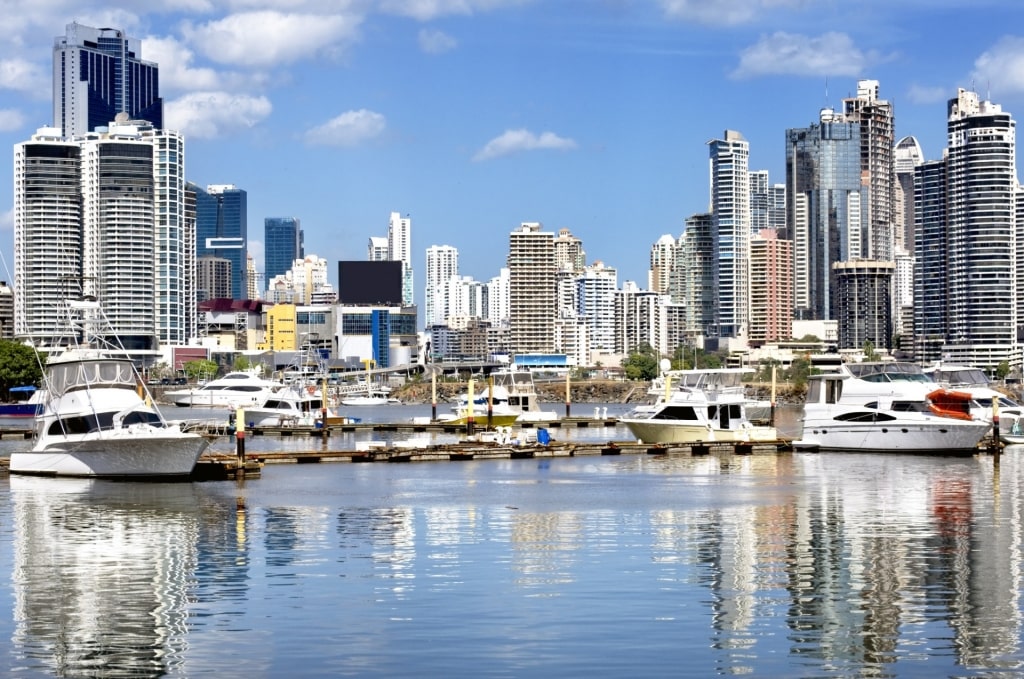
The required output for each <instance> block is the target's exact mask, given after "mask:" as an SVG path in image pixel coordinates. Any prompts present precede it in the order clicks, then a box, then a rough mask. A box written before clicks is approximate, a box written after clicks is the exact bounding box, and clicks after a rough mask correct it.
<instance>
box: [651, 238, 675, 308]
mask: <svg viewBox="0 0 1024 679" xmlns="http://www.w3.org/2000/svg"><path fill="white" fill-rule="evenodd" d="M675 250H676V239H675V238H673V237H672V236H671V235H670V234H667V233H666V234H664V235H663V236H662V237H661V238H659V239H658V240H657V242H655V243H654V245H652V246H651V266H650V268H649V269H648V270H647V289H648V290H650V291H652V292H656V293H658V294H659V295H668V294H670V289H671V288H670V286H671V284H672V263H673V261H674V260H675Z"/></svg>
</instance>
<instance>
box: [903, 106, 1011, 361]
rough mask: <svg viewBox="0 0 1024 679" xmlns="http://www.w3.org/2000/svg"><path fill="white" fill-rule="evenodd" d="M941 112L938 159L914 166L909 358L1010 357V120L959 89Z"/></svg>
mask: <svg viewBox="0 0 1024 679" xmlns="http://www.w3.org/2000/svg"><path fill="white" fill-rule="evenodd" d="M947 113H948V115H947V139H948V144H949V146H948V147H947V149H946V156H945V158H944V159H943V160H942V161H934V162H929V163H924V164H922V165H920V166H918V168H917V169H916V171H915V182H914V185H915V199H914V200H915V206H914V209H915V215H916V220H915V221H916V224H917V226H918V227H919V230H918V233H917V238H916V244H915V245H916V246H915V258H916V268H915V276H914V277H915V295H914V310H915V314H914V334H915V353H916V358H917V360H919V361H921V360H923V361H932V360H937V359H948V360H950V361H954V362H963V363H967V364H970V365H977V366H982V367H990V368H994V367H996V366H997V365H998V364H999V363H1000V362H1002V361H1009V362H1010V363H1011V365H1017V364H1019V361H1020V356H1019V349H1018V343H1017V325H1018V316H1017V314H1018V309H1017V304H1016V303H1015V302H1014V300H1016V299H1017V298H1018V294H1019V291H1018V286H1017V279H1018V271H1017V269H1018V259H1017V255H1018V253H1017V236H1018V234H1017V222H1016V217H1017V215H1016V197H1017V189H1018V185H1019V182H1018V180H1017V167H1016V151H1017V139H1016V122H1015V121H1014V120H1013V117H1012V116H1011V115H1010V114H1009V113H1008V112H1006V111H1003V110H1002V107H1001V106H999V105H998V104H994V103H992V102H989V101H984V100H981V99H980V98H979V97H978V94H977V93H976V92H971V91H968V90H965V89H962V88H961V89H959V90H958V91H957V96H956V98H954V99H950V100H949V104H948V107H947ZM942 269H944V272H943V274H944V275H937V274H938V273H939V272H940V270H942Z"/></svg>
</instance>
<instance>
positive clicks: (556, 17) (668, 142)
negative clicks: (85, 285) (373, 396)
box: [0, 0, 1024, 300]
mask: <svg viewBox="0 0 1024 679" xmlns="http://www.w3.org/2000/svg"><path fill="white" fill-rule="evenodd" d="M71 21H78V22H79V23H82V24H85V25H90V26H97V27H117V28H122V29H124V30H126V31H127V32H128V34H129V35H130V36H132V37H136V38H140V39H141V40H142V41H143V44H142V51H143V54H142V56H143V58H144V59H146V60H148V61H155V62H157V63H158V64H159V65H160V78H161V93H162V95H163V97H164V99H165V124H166V127H170V128H174V129H178V130H180V131H182V132H184V133H185V134H186V139H187V154H188V155H187V165H186V174H187V176H188V178H189V180H191V181H194V182H196V183H198V184H202V185H206V184H226V183H232V184H235V185H237V186H239V187H240V188H243V189H245V190H246V191H247V192H248V200H249V238H250V241H251V244H252V247H251V251H252V252H253V254H254V255H255V256H256V257H257V264H258V267H259V268H260V269H262V266H263V252H262V239H263V218H264V217H268V216H296V217H298V218H300V219H301V221H302V227H303V230H304V231H305V243H306V252H307V254H316V255H320V256H321V257H324V258H326V259H327V260H328V261H329V262H331V263H332V266H331V272H332V279H334V278H335V267H334V266H333V262H335V261H337V260H340V259H363V258H365V252H366V243H367V240H368V238H369V237H370V236H375V235H379V236H383V235H386V228H387V219H388V215H389V214H390V213H391V212H392V211H397V212H401V213H403V214H409V215H410V216H411V218H412V228H413V253H414V261H413V265H414V268H415V270H416V282H417V299H418V300H419V299H420V298H421V297H422V281H423V272H424V268H425V266H424V252H425V250H426V248H427V247H428V246H430V245H441V244H447V245H453V246H455V247H457V248H458V249H459V252H460V269H461V273H462V274H463V275H469V276H473V277H474V278H477V279H478V280H483V281H486V280H487V279H489V278H490V277H492V276H494V275H496V274H497V271H498V268H499V267H501V266H503V265H504V262H505V258H506V256H507V253H508V234H509V232H510V231H512V230H513V229H514V228H516V226H517V225H518V224H519V223H520V222H523V221H539V222H542V223H543V224H544V226H545V228H546V229H548V230H551V231H556V232H557V231H558V230H559V229H562V228H567V229H569V230H570V231H571V232H572V233H573V234H574V235H576V236H577V237H579V238H581V239H583V243H584V248H585V250H586V252H587V260H588V262H592V261H595V260H601V261H603V262H605V264H607V265H610V266H614V267H616V268H618V270H619V281H620V283H621V282H622V281H624V280H634V281H637V282H638V283H639V284H640V285H641V286H645V285H646V275H647V273H646V272H647V266H648V256H649V250H650V246H651V244H653V243H654V242H655V241H656V240H657V239H658V237H659V236H661V235H662V234H665V233H671V234H673V235H676V236H678V235H679V234H680V233H681V231H682V229H683V223H684V220H685V218H686V217H687V216H688V215H691V214H694V213H697V212H702V211H705V210H706V209H707V203H708V164H707V155H708V154H707V148H706V142H707V141H708V140H710V139H714V138H718V137H720V136H721V135H722V133H723V131H724V130H725V129H733V130H738V131H739V132H741V133H742V134H743V135H744V136H745V137H746V138H747V139H748V140H749V141H750V145H751V169H767V170H768V171H769V172H770V174H771V180H772V181H773V182H779V183H781V182H782V181H783V180H784V174H783V165H784V135H785V130H786V129H787V128H793V127H806V126H807V125H809V124H810V123H812V122H814V121H816V120H817V117H818V111H819V109H821V108H822V107H823V106H826V105H830V106H834V107H836V108H838V107H840V106H841V100H842V98H843V97H846V96H850V95H852V94H853V93H854V91H855V89H856V81H857V79H858V78H871V79H875V80H878V81H880V85H881V96H882V98H884V99H888V100H890V101H892V102H893V104H894V107H895V114H896V133H897V136H898V137H900V136H904V135H908V134H913V135H914V136H916V137H917V138H918V140H919V141H920V142H921V144H922V146H923V148H924V153H925V156H926V157H927V158H929V159H933V158H939V157H941V154H942V148H943V146H944V145H945V102H946V100H947V99H949V98H950V97H953V96H955V93H956V88H957V87H966V88H968V89H975V90H977V91H978V92H979V93H980V94H981V95H982V96H983V97H985V98H989V99H991V100H992V101H994V102H996V103H999V104H1002V105H1003V107H1004V109H1005V110H1008V111H1010V112H1011V113H1013V114H1014V115H1015V116H1016V117H1017V118H1020V117H1021V116H1024V113H1022V112H1024V3H1020V2H1018V1H1017V0H1004V1H999V2H996V1H988V2H986V1H985V0H860V1H858V2H834V1H828V0H823V1H817V0H375V1H371V0H333V1H328V0H227V1H224V2H221V1H214V0H145V1H144V2H143V1H142V0H111V1H108V2H102V3H95V2H91V1H89V0H84V1H83V0H74V1H73V0H47V1H46V2H41V1H40V0H5V2H4V3H3V12H2V13H0V31H2V34H3V35H4V36H5V38H4V40H3V41H0V140H2V141H4V142H6V143H5V144H2V145H3V146H4V147H5V148H7V149H9V151H8V153H9V154H10V149H11V148H12V146H13V145H14V144H16V143H18V142H20V141H24V140H26V139H28V138H29V136H30V135H31V134H32V133H33V132H34V131H35V130H36V129H37V128H38V127H41V126H43V125H49V124H51V123H52V105H51V101H50V99H51V92H52V85H51V69H52V44H53V39H54V38H55V37H56V36H59V35H63V34H64V30H65V25H66V24H67V23H69V22H71ZM11 158H12V156H11V155H8V160H7V162H4V163H0V251H2V252H3V255H4V258H5V260H6V263H7V265H8V266H9V267H12V268H13V250H12V248H13V245H12V244H13V238H12V222H13V219H12V212H11V208H12V189H11V186H12V177H11V165H12V160H11ZM10 275H11V274H10V273H8V272H7V271H4V273H3V276H4V278H8V277H9V276H10Z"/></svg>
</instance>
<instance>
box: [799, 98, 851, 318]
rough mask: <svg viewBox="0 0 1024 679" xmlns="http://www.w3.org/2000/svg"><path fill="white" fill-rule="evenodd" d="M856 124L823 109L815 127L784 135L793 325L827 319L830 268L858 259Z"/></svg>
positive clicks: (829, 316)
mask: <svg viewBox="0 0 1024 679" xmlns="http://www.w3.org/2000/svg"><path fill="white" fill-rule="evenodd" d="M860 153H861V143H860V124H859V123H855V122H850V121H847V120H846V119H845V118H844V117H843V116H842V115H841V114H837V113H836V112H835V111H833V110H832V109H829V108H826V109H823V110H822V111H821V114H820V117H819V122H818V123H815V124H813V125H811V126H810V127H807V128H800V129H789V130H786V195H787V197H788V199H789V200H788V202H787V204H786V211H787V213H788V219H787V220H786V230H785V233H783V234H781V235H782V237H783V238H785V239H787V240H791V241H793V296H794V306H795V308H794V311H793V318H794V319H795V320H832V319H833V318H834V315H833V311H832V287H833V284H834V282H833V273H832V265H833V264H835V263H836V262H846V261H849V260H851V259H853V258H855V257H863V256H864V254H865V252H864V248H863V235H864V231H865V220H866V215H867V213H866V211H865V209H864V205H863V203H864V201H865V200H866V196H865V192H866V191H865V187H864V186H863V185H862V184H861V162H860Z"/></svg>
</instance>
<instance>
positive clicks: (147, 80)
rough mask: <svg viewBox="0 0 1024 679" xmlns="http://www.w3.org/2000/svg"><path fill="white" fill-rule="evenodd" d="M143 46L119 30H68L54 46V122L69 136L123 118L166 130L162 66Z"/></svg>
mask: <svg viewBox="0 0 1024 679" xmlns="http://www.w3.org/2000/svg"><path fill="white" fill-rule="evenodd" d="M141 57H142V42H141V41H140V40H138V39H137V38H129V37H127V36H125V34H124V32H123V31H121V30H118V29H115V28H92V27H90V26H83V25H81V24H77V23H71V24H68V25H67V32H66V34H65V35H64V36H58V37H57V38H56V39H55V40H54V45H53V122H54V125H55V126H56V127H58V128H60V129H61V130H62V131H63V135H64V136H65V137H72V136H80V135H83V134H85V133H87V132H92V131H94V130H95V129H96V128H97V127H102V126H105V125H107V124H108V123H109V122H110V121H111V120H114V119H115V117H116V116H117V114H118V113H127V114H128V117H129V118H131V119H132V120H145V121H147V122H149V123H151V124H152V125H153V127H154V128H156V129H161V128H163V126H164V114H163V106H164V105H163V99H161V98H160V88H159V84H160V83H159V77H158V71H159V69H158V68H157V65H156V64H154V63H152V62H147V61H142V58H141Z"/></svg>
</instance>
